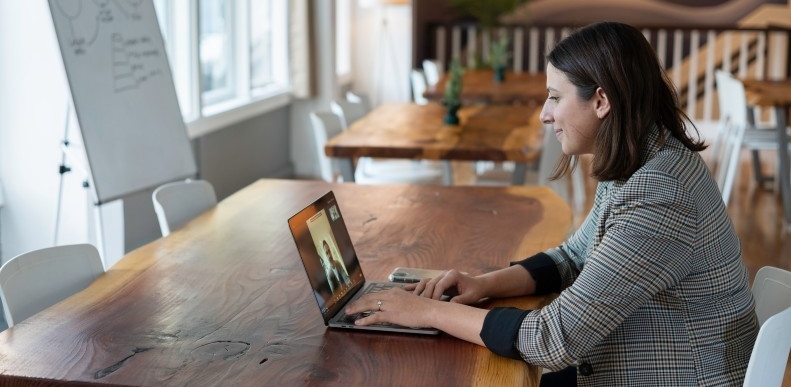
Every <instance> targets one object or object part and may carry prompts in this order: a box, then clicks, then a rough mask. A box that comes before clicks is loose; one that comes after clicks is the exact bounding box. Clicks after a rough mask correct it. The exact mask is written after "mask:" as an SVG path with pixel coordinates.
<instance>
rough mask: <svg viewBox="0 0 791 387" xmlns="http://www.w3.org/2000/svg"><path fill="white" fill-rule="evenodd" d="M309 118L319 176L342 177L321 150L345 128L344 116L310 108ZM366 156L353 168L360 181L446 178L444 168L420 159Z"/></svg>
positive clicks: (426, 181)
mask: <svg viewBox="0 0 791 387" xmlns="http://www.w3.org/2000/svg"><path fill="white" fill-rule="evenodd" d="M338 106H342V105H338ZM310 121H311V125H312V127H313V135H314V140H315V141H314V143H315V146H316V156H317V158H318V161H319V169H320V173H321V178H322V179H324V180H325V181H328V182H334V181H339V180H341V178H340V175H341V173H340V171H341V169H340V161H339V160H336V159H334V158H330V157H327V155H326V153H325V152H324V146H325V145H326V144H327V141H328V140H329V139H330V138H332V137H334V136H336V135H338V134H340V133H341V132H342V131H343V130H344V129H345V128H344V126H343V122H344V119H342V118H341V116H339V115H337V114H335V113H331V112H311V113H310ZM366 159H368V158H360V162H359V163H358V165H357V168H356V169H355V172H354V180H355V182H357V183H360V184H384V183H415V184H443V182H445V180H444V177H445V174H444V172H445V170H444V169H442V168H432V167H427V166H425V165H424V163H423V162H421V161H413V160H401V159H370V160H375V162H374V161H370V162H367V161H365V160H366ZM368 164H370V165H368Z"/></svg>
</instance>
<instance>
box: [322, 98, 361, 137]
mask: <svg viewBox="0 0 791 387" xmlns="http://www.w3.org/2000/svg"><path fill="white" fill-rule="evenodd" d="M330 110H331V111H332V112H333V113H335V115H337V116H338V117H340V119H341V125H342V127H343V130H346V129H348V128H349V126H351V124H353V123H354V122H355V121H357V120H359V119H360V118H363V117H364V116H365V115H366V114H368V112H369V111H370V109H368V108H366V106H365V105H364V104H363V103H362V102H352V101H349V100H333V101H332V102H330Z"/></svg>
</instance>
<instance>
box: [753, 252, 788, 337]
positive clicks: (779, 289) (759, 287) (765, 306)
mask: <svg viewBox="0 0 791 387" xmlns="http://www.w3.org/2000/svg"><path fill="white" fill-rule="evenodd" d="M752 292H753V297H754V298H755V313H756V314H757V315H758V323H759V324H763V323H764V321H766V320H767V319H768V318H769V317H771V316H772V315H774V314H776V313H778V312H780V311H781V310H784V309H786V308H788V307H791V271H787V270H783V269H780V268H777V267H772V266H764V267H762V268H761V269H759V270H758V273H756V274H755V279H754V280H753V286H752ZM789 330H791V327H789Z"/></svg>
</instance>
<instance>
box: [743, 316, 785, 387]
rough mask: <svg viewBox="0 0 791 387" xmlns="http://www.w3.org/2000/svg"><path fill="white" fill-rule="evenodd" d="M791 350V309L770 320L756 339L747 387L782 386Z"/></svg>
mask: <svg viewBox="0 0 791 387" xmlns="http://www.w3.org/2000/svg"><path fill="white" fill-rule="evenodd" d="M790 350H791V308H786V309H785V310H783V311H781V312H779V313H777V314H775V315H774V316H771V317H769V318H768V319H767V320H766V322H764V323H763V325H761V330H759V331H758V338H757V339H756V340H755V345H754V346H753V352H752V354H751V355H750V362H749V363H748V364H747V373H746V374H745V376H744V384H743V386H744V387H780V386H781V385H782V384H783V375H784V374H785V370H786V363H787V362H788V353H789V351H790Z"/></svg>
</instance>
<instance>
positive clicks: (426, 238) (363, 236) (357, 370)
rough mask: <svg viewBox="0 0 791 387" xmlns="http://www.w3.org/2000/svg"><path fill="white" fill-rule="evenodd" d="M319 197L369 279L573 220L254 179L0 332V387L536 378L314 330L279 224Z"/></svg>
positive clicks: (497, 199)
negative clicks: (326, 199)
mask: <svg viewBox="0 0 791 387" xmlns="http://www.w3.org/2000/svg"><path fill="white" fill-rule="evenodd" d="M329 189H332V190H334V192H335V194H336V197H337V199H338V203H339V204H340V205H341V207H342V208H341V211H342V214H343V216H344V217H345V218H346V225H347V226H348V227H349V229H350V234H351V239H352V240H353V241H354V243H355V247H356V249H357V253H358V254H359V256H360V261H361V264H362V268H363V270H364V271H365V273H366V275H367V277H368V278H369V279H370V280H385V279H386V276H387V274H388V273H389V272H390V271H391V270H392V269H393V268H395V267H396V266H418V267H420V266H422V267H428V268H448V267H459V268H463V269H465V270H467V271H469V272H471V273H476V274H477V273H482V272H487V271H490V270H495V269H498V268H501V267H504V266H507V265H508V262H509V261H512V260H516V259H519V258H522V257H525V256H528V255H530V254H534V253H536V252H538V251H541V250H543V249H545V248H548V247H551V246H554V245H556V244H558V243H559V242H561V241H562V240H563V239H564V237H565V236H566V233H567V230H568V229H569V226H570V223H571V212H570V210H569V207H568V206H567V205H566V204H565V203H564V202H563V201H562V200H561V199H560V198H559V197H558V196H557V195H555V194H554V193H553V192H552V191H551V190H550V189H548V188H545V187H527V186H521V187H444V186H428V185H417V186H415V185H387V186H384V185H382V186H370V185H357V184H328V183H324V182H317V181H296V180H261V181H258V182H256V183H254V184H252V185H251V186H248V187H246V188H244V189H243V190H241V191H239V192H238V193H236V194H234V195H232V196H230V197H229V198H227V199H225V200H223V201H222V202H220V203H219V204H218V205H217V206H216V207H215V208H214V209H212V210H210V211H209V212H207V213H205V214H203V215H202V216H200V217H199V218H197V219H196V220H195V221H193V222H192V223H190V224H188V225H187V226H185V227H184V228H182V229H179V230H176V231H175V232H173V233H171V234H170V235H169V236H168V237H166V238H162V239H159V240H157V241H154V242H152V243H150V244H148V245H146V246H143V247H141V248H139V249H137V250H135V251H132V252H131V253H129V254H127V255H126V256H125V257H123V258H122V259H121V260H120V261H119V262H118V263H117V264H115V265H114V266H113V267H112V268H110V270H108V271H107V273H105V274H104V275H102V276H100V277H99V279H98V280H97V281H96V282H94V283H93V284H92V285H91V286H90V287H89V288H87V289H86V290H84V291H82V292H81V293H78V294H76V295H74V296H72V297H70V298H67V299H66V300H64V301H62V302H61V303H59V304H56V305H54V306H52V307H50V308H48V309H46V310H44V311H43V312H41V313H39V314H37V315H35V316H33V317H31V318H30V319H28V320H25V321H22V322H21V323H19V324H17V325H15V326H14V327H13V328H11V329H8V330H6V331H4V332H2V333H0V385H2V386H37V387H38V386H95V385H102V386H122V385H123V386H163V387H169V386H190V387H209V386H212V387H213V386H217V387H219V386H223V387H224V386H234V387H246V386H339V387H349V386H389V385H392V386H435V385H448V386H472V385H481V386H504V385H508V386H513V385H524V386H536V385H537V379H538V369H537V368H536V367H532V366H529V365H527V364H525V363H524V362H521V361H517V360H511V359H507V358H503V357H499V356H497V355H494V354H492V353H490V352H489V351H488V350H487V349H486V348H483V347H480V346H477V345H474V344H470V343H467V342H464V341H462V340H458V339H455V338H453V337H450V336H448V335H445V334H440V335H439V336H432V337H425V336H422V335H412V334H393V333H373V332H372V333H368V332H346V331H341V330H334V329H328V328H326V327H325V326H324V324H323V321H322V319H321V315H320V314H319V310H318V308H317V306H316V301H315V299H314V298H313V296H312V294H311V292H310V288H309V286H308V283H307V277H306V275H305V272H304V270H303V268H302V266H301V265H302V263H301V262H300V260H299V258H298V255H297V250H296V247H295V246H294V242H293V239H292V237H291V234H290V232H289V230H288V226H287V222H286V221H287V219H288V217H290V216H291V215H293V214H294V213H296V212H297V211H298V210H299V209H301V208H302V207H304V206H305V205H306V204H307V203H309V202H312V201H313V200H314V199H316V198H317V197H319V196H321V195H322V194H324V193H325V192H326V191H327V190H329ZM545 302H547V299H545V298H543V297H523V298H516V299H506V300H503V301H501V304H503V305H507V304H511V305H519V306H521V307H526V308H531V307H532V308H535V307H538V306H540V305H542V304H544V303H545ZM487 306H489V305H487Z"/></svg>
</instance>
